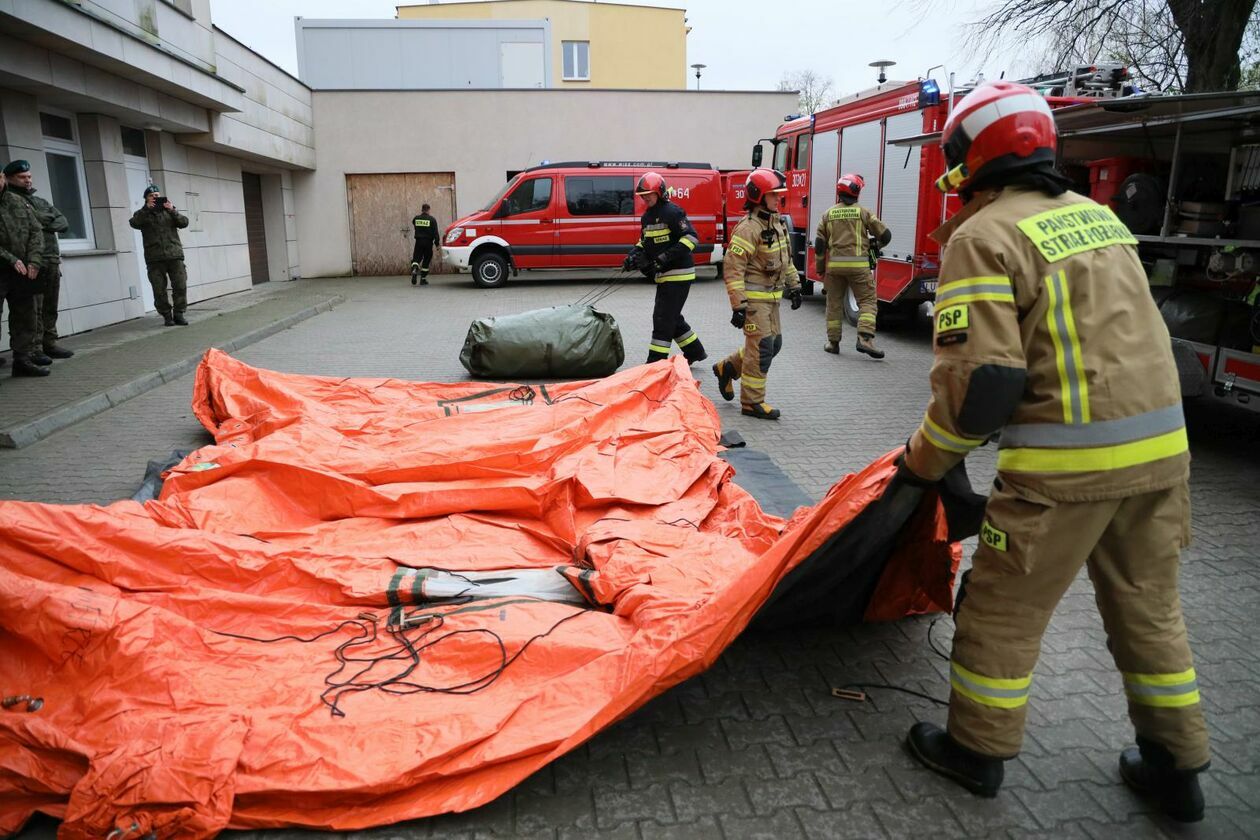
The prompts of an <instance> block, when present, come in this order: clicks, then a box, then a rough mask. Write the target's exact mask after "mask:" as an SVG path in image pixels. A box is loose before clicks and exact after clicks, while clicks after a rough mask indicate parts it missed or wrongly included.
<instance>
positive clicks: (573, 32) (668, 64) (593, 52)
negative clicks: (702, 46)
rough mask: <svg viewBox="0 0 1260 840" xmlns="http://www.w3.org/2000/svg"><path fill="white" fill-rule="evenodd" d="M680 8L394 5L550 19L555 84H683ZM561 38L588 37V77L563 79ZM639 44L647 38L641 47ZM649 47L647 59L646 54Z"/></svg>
mask: <svg viewBox="0 0 1260 840" xmlns="http://www.w3.org/2000/svg"><path fill="white" fill-rule="evenodd" d="M685 14H686V13H685V12H684V10H682V9H666V8H658V7H654V6H634V5H630V4H623V3H590V2H585V0H496V2H467V3H439V4H425V5H418V6H399V7H398V17H399V19H402V20H525V19H546V20H548V21H549V22H550V24H551V39H552V44H551V53H552V55H551V60H552V78H553V79H554V80H555V87H558V88H622V89H634V88H640V89H652V90H682V89H684V88H686V87H687V27H686V23H685V21H684V17H685ZM565 41H589V42H590V79H589V80H587V81H565V79H564V53H563V42H565ZM644 44H650V45H651V49H650V51H647V52H645V50H644V49H643V45H644ZM648 52H650V56H651V57H650V60H648V59H647V58H646V56H647V53H648Z"/></svg>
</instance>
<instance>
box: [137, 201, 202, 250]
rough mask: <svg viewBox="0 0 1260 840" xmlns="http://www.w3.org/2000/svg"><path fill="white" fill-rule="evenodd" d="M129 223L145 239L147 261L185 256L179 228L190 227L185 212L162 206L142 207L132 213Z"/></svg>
mask: <svg viewBox="0 0 1260 840" xmlns="http://www.w3.org/2000/svg"><path fill="white" fill-rule="evenodd" d="M128 224H130V225H131V226H132V227H133V228H135V229H136V230H138V231H140V236H141V238H143V239H144V259H145V262H152V261H153V260H182V259H183V258H184V246H183V245H181V244H180V241H179V229H180V228H186V227H188V217H187V216H185V215H184V214H182V213H180V212H178V211H175V210H163V209H162V208H161V207H154V208H152V209H150V208H148V207H141V208H140V209H139V210H137V211H136V212H135V213H133V214H132V215H131V221H129V222H128Z"/></svg>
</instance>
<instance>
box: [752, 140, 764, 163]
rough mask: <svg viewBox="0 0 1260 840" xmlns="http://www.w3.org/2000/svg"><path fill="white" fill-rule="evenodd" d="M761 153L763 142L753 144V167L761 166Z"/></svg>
mask: <svg viewBox="0 0 1260 840" xmlns="http://www.w3.org/2000/svg"><path fill="white" fill-rule="evenodd" d="M761 155H762V148H761V144H760V143H758V144H757V145H755V146H753V153H752V165H753V169H756V168H757V167H758V166H761Z"/></svg>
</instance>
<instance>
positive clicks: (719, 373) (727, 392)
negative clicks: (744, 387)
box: [713, 361, 739, 402]
mask: <svg viewBox="0 0 1260 840" xmlns="http://www.w3.org/2000/svg"><path fill="white" fill-rule="evenodd" d="M738 372H739V371H737V370H735V366H734V365H733V364H731V363H730V362H727V361H721V362H718V363H717V364H716V365H714V366H713V375H714V376H716V377H717V381H718V391H720V392H721V393H722V399H724V400H726V401H727V402H730V401H731V400H733V399H735V386H734V385H732V384H731V383H732V382H734V381H735V374H736V373H738Z"/></svg>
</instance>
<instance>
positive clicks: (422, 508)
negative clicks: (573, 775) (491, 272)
mask: <svg viewBox="0 0 1260 840" xmlns="http://www.w3.org/2000/svg"><path fill="white" fill-rule="evenodd" d="M193 408H194V411H195V413H196V416H197V418H198V419H199V420H200V421H201V422H202V424H203V425H204V426H205V427H206V429H208V430H209V431H210V433H211V434H212V435H213V436H214V439H215V443H214V444H213V445H209V446H206V447H204V448H202V449H200V450H198V451H196V452H194V453H192V454H191V455H189V456H188V457H187V458H185V459H184V460H183V461H182V462H181V463H179V464H178V465H177V466H175V467H174V468H173V469H171V470H170V471H169V473H168V474H167V475H166V477H165V483H164V485H163V487H162V491H161V494H160V496H159V497H158V498H157V499H156V500H153V501H149V502H145V503H143V504H141V503H137V502H133V501H120V502H116V503H114V504H111V505H107V506H103V507H102V506H96V505H68V506H59V505H45V504H33V503H26V502H0V693H2V694H4V695H8V696H13V695H31V696H38V697H41V698H43V706H42V708H40V709H39V710H38V711H24V706H23V705H21V704H18V705H15V706H13V708H11V709H8V710H0V834H8V833H12V832H15V831H17V830H18V829H20V828H21V826H22V825H23V824H24V823H25V822H26V821H27V820H28V819H29V818H30V817H31V815H32V814H33V813H35V812H44V813H47V814H50V815H52V816H54V817H57V818H60V819H62V820H63V822H62V825H61V829H60V836H61V837H63V838H106V837H109V838H111V840H124V838H134V840H139V838H141V837H144V836H145V835H148V834H150V833H152V834H154V835H155V836H156V837H158V838H201V837H210V836H213V835H214V834H215V833H217V832H218V831H221V830H223V829H226V828H264V827H279V826H307V827H312V828H324V829H334V830H346V829H357V828H363V827H368V826H374V825H381V824H387V823H392V822H396V821H399V820H405V819H411V818H416V817H423V816H428V815H433V814H438V813H442V812H448V811H462V810H466V809H469V808H473V807H476V806H478V805H481V804H483V803H485V802H488V801H490V800H492V799H494V798H495V797H496V796H498V795H499V794H501V793H503V792H504V791H506V790H508V789H510V788H511V787H512V786H513V785H515V784H516V783H518V782H520V781H521V780H523V779H525V778H526V777H527V776H529V775H530V774H531V773H533V772H534V771H536V770H538V769H539V768H541V767H543V766H544V765H545V764H547V763H548V762H550V761H552V760H553V759H555V758H557V757H558V756H560V755H563V754H564V753H565V752H567V751H569V750H571V749H573V748H574V747H575V746H577V745H579V744H581V743H582V742H583V741H585V740H587V739H588V738H590V737H591V736H592V735H594V734H595V733H597V732H598V731H600V730H601V729H603V728H604V727H606V726H608V725H609V724H611V723H613V722H614V721H616V720H618V719H619V718H621V717H624V716H625V715H627V714H629V713H630V712H631V711H633V710H634V709H636V708H638V707H639V706H641V705H642V704H644V703H645V702H647V701H648V700H649V699H651V698H652V697H654V696H656V695H658V694H660V693H661V692H663V691H665V690H666V689H668V688H669V687H670V686H673V685H675V684H677V683H678V682H680V681H682V680H685V679H687V678H688V677H690V676H692V675H694V674H697V673H699V672H700V671H703V670H704V669H705V668H707V667H708V666H709V665H710V664H712V663H713V661H714V660H715V659H716V658H717V656H718V655H719V654H720V653H721V652H722V650H723V649H724V648H725V647H726V645H728V644H729V643H730V642H731V640H732V639H734V638H735V636H737V635H738V634H739V633H740V632H741V631H742V630H743V629H744V628H745V627H746V625H747V624H748V623H749V621H750V620H751V619H752V617H753V616H754V615H755V613H756V612H757V609H758V607H759V606H760V605H761V604H762V603H763V602H765V600H766V598H767V597H768V596H769V594H770V593H771V591H772V590H773V589H774V587H775V585H776V584H777V583H778V581H780V580H781V579H782V578H783V576H784V575H785V574H787V573H788V572H789V571H790V570H791V569H793V568H794V567H795V566H796V565H797V564H798V563H800V562H801V561H802V560H803V559H805V558H806V557H808V556H809V555H810V553H811V552H813V551H814V550H815V549H817V548H818V547H819V545H821V543H822V542H823V541H824V540H825V539H826V538H827V536H828V535H829V534H832V533H835V532H836V531H838V530H839V529H841V528H843V527H844V526H845V525H846V523H848V522H849V521H851V520H852V518H853V517H854V516H855V515H856V514H857V513H858V512H860V511H861V510H862V509H863V508H865V507H866V506H867V505H868V504H869V503H871V502H872V501H873V500H875V499H877V498H878V497H879V496H880V494H881V493H882V492H883V490H884V488H885V486H886V485H887V484H888V482H889V480H890V479H891V477H892V475H893V473H894V471H895V467H894V466H893V458H894V456H895V454H896V453H890V454H889V455H887V456H885V457H883V458H881V459H879V460H877V461H876V462H875V463H873V464H872V465H871V466H869V467H868V468H866V469H865V470H863V471H862V472H860V473H858V474H855V475H848V476H846V477H844V478H843V479H842V480H841V481H840V482H839V483H837V484H836V485H835V486H834V487H833V488H832V489H831V491H830V492H829V493H828V495H827V496H826V497H825V498H824V499H823V500H822V501H821V502H820V503H819V504H817V505H815V506H813V507H811V508H802V509H800V510H798V511H797V513H796V514H795V515H794V516H793V517H792V518H791V520H790V521H786V522H785V521H784V520H782V519H780V518H778V517H775V516H771V515H769V514H767V513H765V512H763V511H762V509H761V508H760V506H759V505H758V504H757V503H756V502H755V501H754V500H753V498H752V497H751V496H750V495H749V494H748V493H747V492H745V491H744V490H743V489H741V488H740V487H739V486H738V485H737V484H735V483H734V482H733V481H732V475H733V469H732V467H731V466H729V465H728V464H727V463H726V462H725V461H723V460H722V459H721V458H719V457H718V453H719V451H720V448H721V447H720V445H719V436H720V424H719V421H718V416H717V413H716V411H715V409H714V407H713V405H712V404H711V403H710V402H709V401H708V400H707V399H706V398H705V397H704V396H702V395H701V393H700V391H699V388H698V386H697V384H696V382H695V380H694V379H693V378H692V376H691V374H690V371H689V370H688V368H687V366H686V364H685V363H684V362H683V361H682V360H681V358H680V357H675V358H674V359H673V360H670V361H668V362H661V363H657V364H654V365H648V366H643V367H636V368H631V369H629V370H625V371H622V372H620V373H617V374H614V375H613V376H610V377H607V378H605V379H600V380H596V381H590V382H570V383H563V384H557V385H546V386H522V385H513V384H506V385H491V384H486V383H457V384H439V383H417V382H406V381H402V380H396V379H346V378H338V377H325V376H299V375H291V374H283V373H276V372H272V371H267V370H261V369H257V368H252V367H249V366H248V365H245V364H243V363H241V362H239V361H237V360H235V359H233V358H231V357H230V356H228V355H226V354H224V353H222V352H220V351H216V350H211V351H209V352H207V353H206V356H205V358H204V360H203V361H202V363H201V366H200V368H199V369H198V371H197V374H196V382H195V386H194V393H193ZM945 534H946V530H945V523H944V517H943V514H942V513H941V511H940V510H939V509H937V507H936V506H935V505H932V506H930V507H928V508H926V509H924V510H921V511H920V512H919V513H918V514H916V516H915V518H914V519H913V520H912V522H911V523H910V525H908V526H907V528H906V533H905V534H904V535H903V536H902V538H901V539H900V541H899V543H898V546H897V548H896V549H895V550H894V552H893V554H892V557H891V558H890V559H889V561H888V564H887V567H886V568H885V569H884V572H883V574H882V577H881V579H880V582H879V586H878V588H877V590H876V594H875V596H874V598H872V600H871V603H870V605H869V606H868V608H867V611H866V617H867V618H868V619H871V620H876V619H895V618H898V617H901V616H903V615H906V614H910V613H916V612H925V611H932V610H940V609H947V608H948V605H949V602H950V591H951V586H952V580H953V570H954V568H955V566H956V564H957V559H958V553H957V547H956V546H951V545H950V544H949V543H948V541H947V539H946V537H945Z"/></svg>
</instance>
